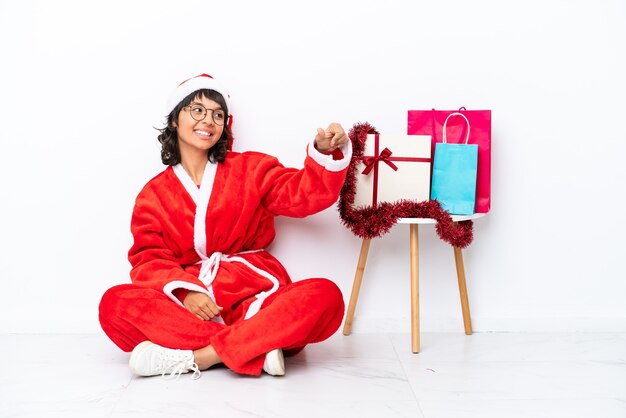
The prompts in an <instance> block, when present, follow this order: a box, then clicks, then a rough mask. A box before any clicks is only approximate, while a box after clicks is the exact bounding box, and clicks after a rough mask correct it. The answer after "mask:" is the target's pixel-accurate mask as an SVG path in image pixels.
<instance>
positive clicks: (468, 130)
mask: <svg viewBox="0 0 626 418" xmlns="http://www.w3.org/2000/svg"><path fill="white" fill-rule="evenodd" d="M451 116H462V117H463V119H465V122H467V135H466V136H465V144H467V141H469V135H470V123H469V120H467V118H466V117H465V115H464V114H463V113H460V112H453V113H450V114H449V115H448V117H447V118H446V121H445V122H444V123H443V143H444V144H445V143H446V125H447V124H448V119H450V117H451Z"/></svg>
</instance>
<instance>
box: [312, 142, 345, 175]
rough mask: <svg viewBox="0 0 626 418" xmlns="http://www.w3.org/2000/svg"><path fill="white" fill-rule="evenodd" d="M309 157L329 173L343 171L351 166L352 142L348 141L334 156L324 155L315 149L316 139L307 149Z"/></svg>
mask: <svg viewBox="0 0 626 418" xmlns="http://www.w3.org/2000/svg"><path fill="white" fill-rule="evenodd" d="M307 154H308V155H309V157H311V158H313V160H314V161H315V162H316V163H318V164H319V165H321V166H322V167H324V168H325V169H326V170H328V171H342V170H344V169H345V168H346V167H348V165H350V159H351V158H352V142H351V141H348V142H346V143H345V144H344V145H342V146H341V147H340V148H339V149H337V150H335V151H334V152H333V153H332V154H324V153H321V152H320V151H318V150H317V149H315V139H314V140H313V141H311V143H310V144H309V145H308V147H307Z"/></svg>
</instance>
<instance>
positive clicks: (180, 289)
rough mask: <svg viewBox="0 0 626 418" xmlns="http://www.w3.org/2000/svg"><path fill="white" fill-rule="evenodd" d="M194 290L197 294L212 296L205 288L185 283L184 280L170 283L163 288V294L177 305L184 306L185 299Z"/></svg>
mask: <svg viewBox="0 0 626 418" xmlns="http://www.w3.org/2000/svg"><path fill="white" fill-rule="evenodd" d="M191 290H193V291H195V292H200V293H204V294H205V295H207V296H209V297H210V296H211V294H210V293H209V291H208V290H207V289H205V288H204V287H201V286H198V285H197V284H194V283H189V282H185V281H182V280H175V281H173V282H169V283H168V284H166V285H165V286H163V293H165V294H166V295H167V297H168V298H170V299H171V300H172V302H175V303H176V304H177V305H180V306H184V305H183V301H184V300H185V297H186V296H187V295H188V294H189V292H190V291H191ZM181 296H182V297H181Z"/></svg>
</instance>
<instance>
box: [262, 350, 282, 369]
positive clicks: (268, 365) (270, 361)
mask: <svg viewBox="0 0 626 418" xmlns="http://www.w3.org/2000/svg"><path fill="white" fill-rule="evenodd" d="M263 371H264V372H265V373H267V374H271V375H272V376H284V375H285V357H284V356H283V350H281V349H280V348H277V349H276V350H272V351H270V352H269V353H267V354H266V355H265V362H264V363H263Z"/></svg>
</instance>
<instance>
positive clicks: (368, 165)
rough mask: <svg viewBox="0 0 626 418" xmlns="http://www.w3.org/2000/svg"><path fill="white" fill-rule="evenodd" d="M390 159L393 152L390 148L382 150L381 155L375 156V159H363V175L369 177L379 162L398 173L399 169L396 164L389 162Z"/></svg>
mask: <svg viewBox="0 0 626 418" xmlns="http://www.w3.org/2000/svg"><path fill="white" fill-rule="evenodd" d="M389 157H391V151H390V150H389V148H385V149H384V150H382V152H381V153H380V155H375V156H374V157H363V163H364V164H365V170H363V171H362V172H361V174H364V175H366V176H367V175H368V174H369V173H370V171H372V169H373V168H374V165H376V164H378V162H379V161H382V162H384V163H386V164H387V165H388V166H389V167H391V168H393V171H398V167H397V166H396V165H395V164H394V163H392V162H391V161H389Z"/></svg>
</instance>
